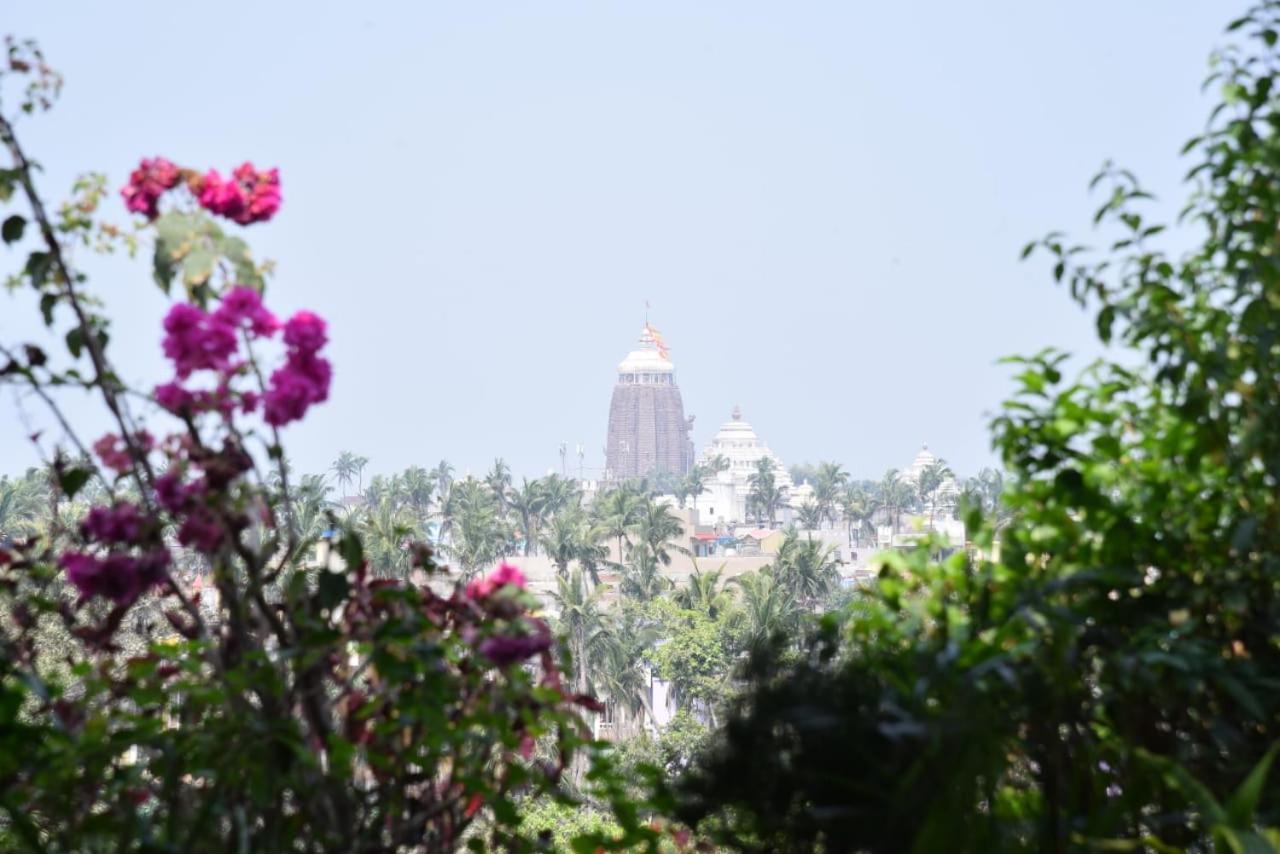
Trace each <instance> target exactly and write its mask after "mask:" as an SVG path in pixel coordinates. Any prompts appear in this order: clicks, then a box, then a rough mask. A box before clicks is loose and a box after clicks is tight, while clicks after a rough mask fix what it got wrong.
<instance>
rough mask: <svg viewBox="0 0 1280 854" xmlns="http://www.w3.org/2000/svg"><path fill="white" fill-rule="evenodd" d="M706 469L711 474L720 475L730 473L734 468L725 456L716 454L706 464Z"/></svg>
mask: <svg viewBox="0 0 1280 854" xmlns="http://www.w3.org/2000/svg"><path fill="white" fill-rule="evenodd" d="M705 466H706V469H707V471H708V472H710V473H711V474H719V473H720V472H722V471H728V470H729V469H730V468H732V463H730V462H729V458H728V457H726V456H725V455H724V454H716V455H715V456H714V457H712V458H711V459H709V460H707V461H706V463H705Z"/></svg>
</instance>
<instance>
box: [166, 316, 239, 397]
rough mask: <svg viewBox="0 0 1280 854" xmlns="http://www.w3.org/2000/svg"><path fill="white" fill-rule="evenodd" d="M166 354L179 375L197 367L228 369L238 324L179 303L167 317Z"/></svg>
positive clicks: (183, 377) (198, 368)
mask: <svg viewBox="0 0 1280 854" xmlns="http://www.w3.org/2000/svg"><path fill="white" fill-rule="evenodd" d="M164 329H165V333H166V334H165V337H164V354H165V355H166V356H168V357H169V360H170V361H172V362H173V366H174V369H175V371H176V372H177V374H178V379H186V378H187V377H188V376H190V375H191V373H192V372H193V371H199V370H204V369H208V370H216V371H225V370H226V369H227V368H228V362H229V360H230V358H231V356H232V355H233V354H234V353H235V352H236V331H235V327H234V326H232V325H231V324H229V323H227V322H226V321H225V319H223V318H219V317H216V316H214V315H210V314H208V313H206V312H205V311H203V310H202V309H200V308H197V307H196V306H194V305H189V304H187V303H178V304H176V305H174V306H173V308H171V309H169V313H168V314H167V315H165V318H164Z"/></svg>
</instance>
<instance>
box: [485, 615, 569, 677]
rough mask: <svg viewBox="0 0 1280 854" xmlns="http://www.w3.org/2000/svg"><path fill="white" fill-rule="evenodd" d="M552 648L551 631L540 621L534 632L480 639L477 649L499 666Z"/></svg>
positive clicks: (522, 659)
mask: <svg viewBox="0 0 1280 854" xmlns="http://www.w3.org/2000/svg"><path fill="white" fill-rule="evenodd" d="M550 648H551V632H550V631H549V630H548V629H547V627H546V625H545V624H543V623H541V622H538V623H537V628H536V630H535V632H534V634H527V635H493V636H492V637H487V638H485V639H484V640H482V641H480V645H479V646H478V647H476V649H477V651H479V653H480V654H481V655H483V656H484V657H485V658H487V659H489V660H490V661H492V662H493V663H494V664H496V665H498V666H499V667H505V666H506V665H508V664H513V663H515V662H517V661H524V660H525V659H528V658H532V657H533V656H535V655H537V654H538V653H540V652H545V651H546V650H548V649H550Z"/></svg>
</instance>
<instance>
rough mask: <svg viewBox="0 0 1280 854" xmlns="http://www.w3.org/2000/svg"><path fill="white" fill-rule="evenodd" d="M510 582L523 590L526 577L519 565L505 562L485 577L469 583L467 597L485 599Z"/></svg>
mask: <svg viewBox="0 0 1280 854" xmlns="http://www.w3.org/2000/svg"><path fill="white" fill-rule="evenodd" d="M508 584H510V585H513V586H515V587H518V588H519V589H521V590H523V589H524V588H525V577H524V573H523V572H521V571H520V568H519V567H516V566H512V565H511V564H509V563H504V564H502V565H501V566H499V567H498V568H497V569H495V570H494V571H493V572H491V573H489V574H488V575H487V576H485V577H484V578H477V579H473V580H472V581H471V582H470V583H469V584H467V598H468V599H485V598H487V597H488V596H490V595H491V594H492V593H494V592H495V591H496V590H498V589H499V588H501V587H504V586H506V585H508Z"/></svg>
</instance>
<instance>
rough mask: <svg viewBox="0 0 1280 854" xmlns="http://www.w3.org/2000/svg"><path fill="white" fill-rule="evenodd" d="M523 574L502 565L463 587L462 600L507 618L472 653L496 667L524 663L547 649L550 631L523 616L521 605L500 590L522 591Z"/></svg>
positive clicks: (535, 619) (542, 624) (545, 626)
mask: <svg viewBox="0 0 1280 854" xmlns="http://www.w3.org/2000/svg"><path fill="white" fill-rule="evenodd" d="M524 589H525V577H524V573H522V572H521V571H520V569H519V568H518V567H515V566H512V565H511V564H507V563H504V564H502V565H501V566H499V567H498V568H497V569H495V570H494V571H493V572H491V573H489V575H487V576H485V577H484V578H477V579H473V580H472V581H471V582H469V583H468V584H467V588H466V594H465V595H466V598H467V599H468V600H469V601H470V602H472V603H473V604H475V605H477V606H478V607H480V608H482V609H484V610H485V611H487V612H490V615H491V616H493V617H499V618H502V617H505V618H507V620H506V623H505V625H504V626H503V629H502V631H499V632H497V633H494V634H491V635H488V636H487V637H485V638H483V639H482V640H480V642H479V643H477V644H476V651H477V652H479V653H480V654H481V655H483V656H484V657H485V658H487V659H489V660H490V661H492V662H493V663H494V664H496V665H498V666H499V667H506V666H507V665H510V664H515V663H517V662H521V661H526V660H527V659H530V658H533V657H534V656H535V655H538V654H540V653H544V652H546V651H548V650H550V649H551V640H552V638H551V629H550V628H549V627H548V626H547V624H546V623H545V622H543V621H542V620H540V619H538V618H536V617H531V616H528V615H526V614H525V613H524V606H523V604H522V603H520V602H519V601H518V600H512V599H511V597H502V596H497V595H495V594H498V593H499V592H500V591H504V590H511V591H523V590H524Z"/></svg>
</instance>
